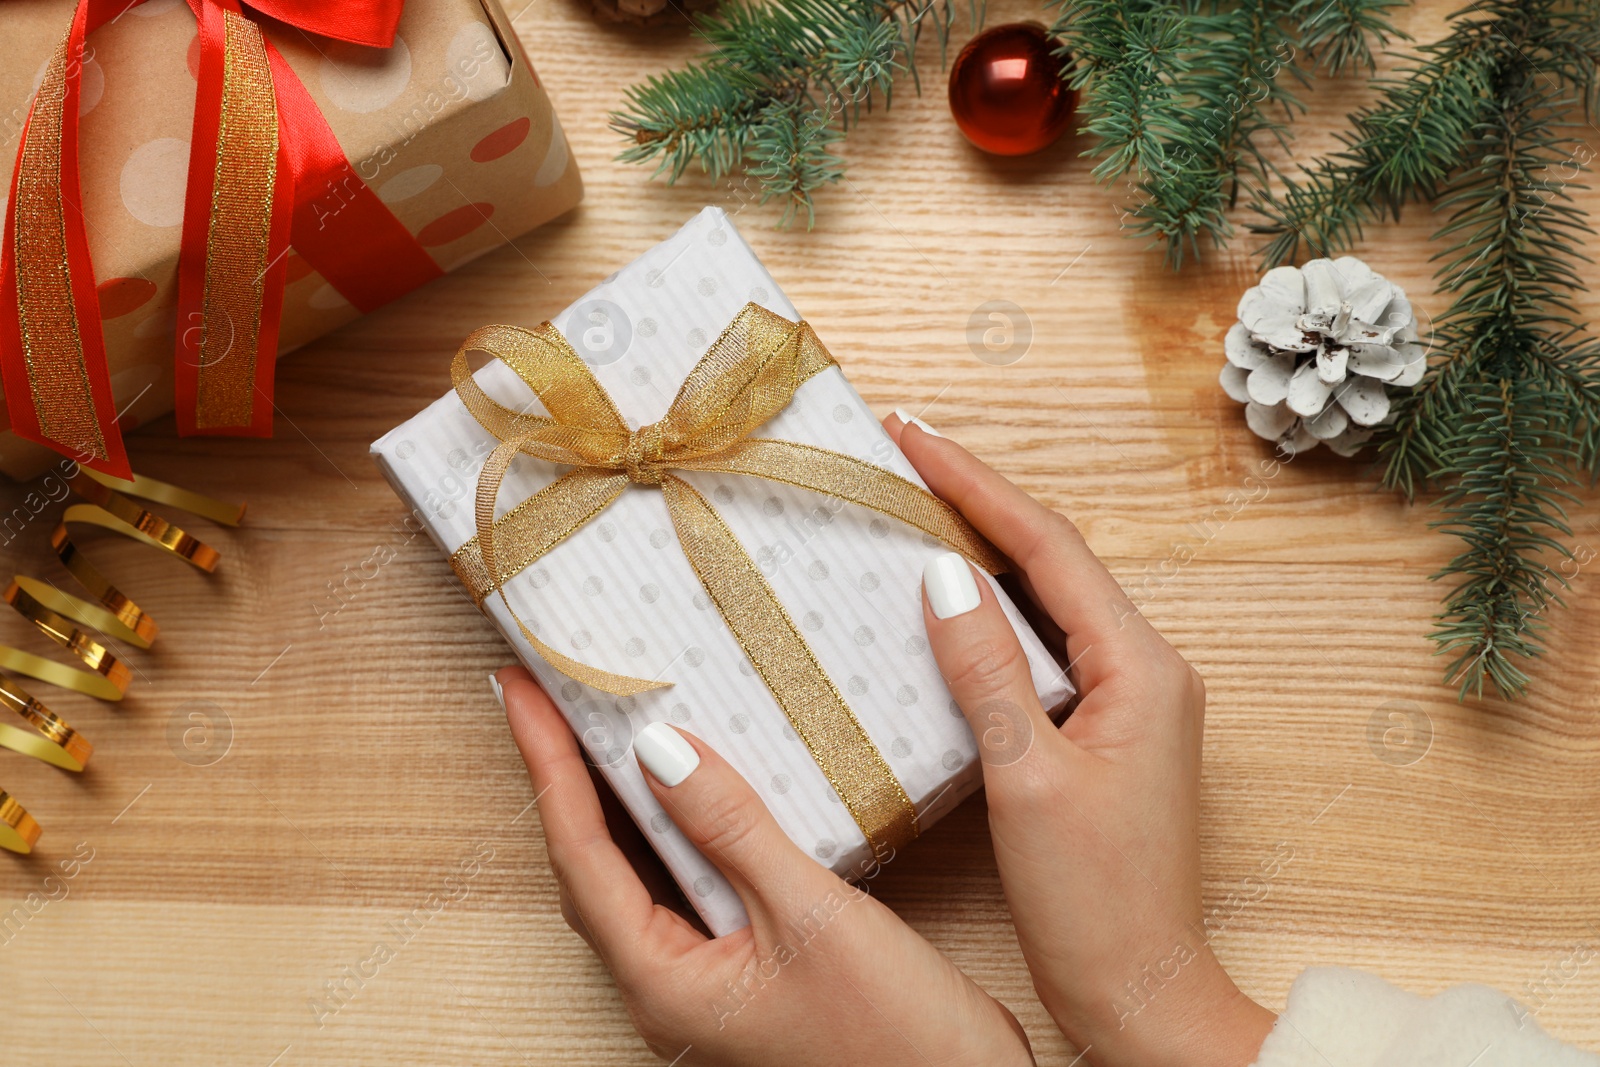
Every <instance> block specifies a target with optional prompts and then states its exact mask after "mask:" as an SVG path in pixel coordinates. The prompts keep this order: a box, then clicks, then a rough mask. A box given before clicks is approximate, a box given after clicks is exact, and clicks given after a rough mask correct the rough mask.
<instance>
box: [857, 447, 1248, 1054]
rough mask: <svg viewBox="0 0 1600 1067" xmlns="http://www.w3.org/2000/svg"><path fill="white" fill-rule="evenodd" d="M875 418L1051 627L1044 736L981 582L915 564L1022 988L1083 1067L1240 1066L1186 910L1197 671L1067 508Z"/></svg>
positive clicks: (1211, 965) (1192, 886)
mask: <svg viewBox="0 0 1600 1067" xmlns="http://www.w3.org/2000/svg"><path fill="white" fill-rule="evenodd" d="M885 426H886V428H887V429H888V430H889V432H890V434H891V435H892V436H894V437H895V438H896V440H897V441H898V442H899V444H900V448H901V451H903V452H904V453H905V455H906V456H907V457H908V458H909V459H910V460H911V462H912V464H913V465H914V466H915V467H916V468H917V471H918V472H919V473H920V474H921V475H922V477H923V479H924V480H925V481H926V482H927V483H928V486H929V488H930V489H932V490H933V492H934V493H936V494H937V495H938V496H940V497H942V498H943V499H944V500H945V501H947V502H948V503H949V504H951V505H952V506H953V507H955V508H956V509H957V510H959V511H960V512H961V513H962V514H963V515H964V516H966V518H967V520H968V521H969V522H971V523H972V525H973V526H975V527H976V528H977V529H978V530H979V531H980V532H981V533H983V534H984V536H986V537H987V538H988V539H989V540H990V541H991V542H993V543H994V545H995V547H997V548H998V549H1000V551H1001V552H1003V553H1004V554H1005V555H1006V556H1008V557H1010V558H1011V559H1012V560H1013V561H1014V562H1015V564H1016V566H1017V569H1018V571H1019V572H1020V576H1021V578H1022V581H1023V585H1024V587H1025V589H1026V591H1027V593H1028V595H1029V596H1030V597H1031V598H1032V599H1033V600H1034V603H1035V605H1036V606H1037V607H1038V608H1039V609H1040V610H1041V611H1043V612H1044V613H1045V614H1047V615H1048V616H1049V617H1050V618H1051V619H1052V620H1053V621H1054V623H1055V624H1056V626H1059V627H1060V629H1061V630H1062V631H1064V632H1065V634H1066V653H1067V656H1068V661H1069V663H1070V665H1071V667H1070V669H1071V672H1072V677H1073V680H1074V682H1075V683H1076V685H1077V687H1078V692H1079V699H1078V703H1077V705H1076V707H1075V708H1074V710H1073V712H1072V714H1071V716H1070V717H1069V718H1068V719H1067V720H1066V722H1065V723H1064V724H1063V725H1062V726H1061V727H1060V729H1059V730H1058V729H1057V728H1056V727H1055V725H1054V724H1053V723H1051V721H1050V719H1049V718H1048V716H1046V714H1045V712H1044V709H1043V708H1042V707H1041V706H1040V704H1039V700H1038V697H1037V695H1036V693H1035V691H1034V687H1033V682H1032V679H1031V677H1030V674H1029V669H1028V661H1027V659H1026V657H1025V656H1024V654H1023V652H1022V648H1021V646H1020V644H1019V643H1018V642H1017V638H1016V634H1015V632H1014V631H1013V630H1012V628H1011V625H1010V623H1009V622H1007V620H1006V617H1005V615H1004V614H1003V613H1002V611H1001V609H1000V606H999V604H998V603H997V602H996V601H995V598H994V596H993V594H992V592H991V590H990V589H989V587H988V584H987V583H986V582H984V581H981V580H974V578H975V575H974V572H973V571H972V569H971V567H970V565H969V564H967V562H966V561H965V560H964V559H962V558H961V557H959V556H955V555H953V554H952V555H948V556H944V557H940V558H939V559H937V560H935V561H933V562H932V563H930V565H929V567H928V570H927V573H926V575H925V579H924V591H925V597H924V601H923V611H924V617H925V620H926V622H927V627H928V640H929V644H930V647H931V648H932V650H933V653H934V655H935V657H936V658H937V659H938V662H939V666H940V669H941V671H942V672H943V674H944V676H945V680H946V681H947V682H948V683H949V686H950V690H951V692H952V694H953V695H954V696H955V699H956V701H957V702H958V703H959V704H960V706H961V709H962V711H963V712H964V713H965V714H966V716H967V719H968V722H969V723H970V724H971V726H972V730H973V733H974V734H975V735H976V736H977V737H978V739H979V749H980V752H981V753H982V755H983V760H984V767H983V770H984V786H985V789H986V792H987V794H988V803H989V827H990V832H991V835H992V837H993V842H994V850H995V856H996V858H997V860H998V863H999V869H1000V880H1001V883H1002V885H1003V886H1004V888H1005V894H1006V900H1007V901H1008V903H1009V904H1010V907H1011V913H1012V917H1013V919H1014V921H1015V923H1016V927H1017V935H1018V939H1019V941H1020V943H1021V945H1022V950H1023V954H1024V956H1025V957H1026V959H1027V962H1028V968H1029V970H1030V971H1031V972H1032V975H1033V980H1034V986H1035V988H1036V989H1037V990H1038V992H1039V996H1040V999H1041V1001H1042V1002H1043V1004H1044V1006H1045V1008H1046V1009H1047V1010H1048V1011H1049V1012H1050V1014H1051V1016H1052V1017H1053V1018H1054V1019H1055V1021H1056V1024H1057V1025H1058V1026H1059V1027H1060V1028H1061V1030H1062V1032H1063V1033H1064V1034H1066V1036H1067V1037H1068V1038H1069V1039H1070V1040H1071V1041H1072V1042H1073V1043H1074V1044H1075V1045H1077V1047H1078V1048H1079V1049H1080V1050H1082V1051H1083V1053H1084V1054H1085V1058H1086V1060H1087V1061H1088V1062H1090V1063H1094V1064H1097V1065H1102V1067H1122V1065H1124V1064H1126V1065H1130V1067H1180V1065H1181V1067H1245V1065H1247V1064H1249V1063H1251V1062H1252V1061H1253V1060H1254V1058H1255V1055H1256V1053H1257V1051H1258V1050H1259V1049H1260V1047H1261V1043H1262V1041H1263V1040H1264V1039H1265V1037H1266V1035H1267V1033H1268V1032H1269V1031H1270V1030H1271V1029H1272V1025H1273V1018H1274V1017H1273V1015H1272V1013H1271V1012H1269V1011H1267V1010H1266V1009H1264V1008H1262V1007H1260V1006H1259V1005H1257V1004H1256V1003H1255V1002H1254V1001H1251V1000H1250V999H1249V998H1247V997H1246V996H1244V995H1243V994H1242V993H1240V992H1239V990H1238V988H1237V987H1236V986H1235V985H1234V983H1233V981H1232V980H1231V979H1230V978H1229V977H1228V975H1227V973H1226V972H1225V971H1224V970H1223V968H1222V966H1221V964H1220V963H1219V962H1218V961H1217V959H1216V957H1215V955H1213V953H1212V952H1211V949H1210V947H1209V946H1208V944H1207V939H1206V936H1205V933H1204V928H1203V925H1202V922H1201V919H1202V911H1201V901H1200V842H1199V831H1198V819H1197V812H1198V806H1199V793H1200V740H1201V732H1202V725H1203V722H1204V718H1205V687H1204V685H1203V684H1202V683H1201V680H1200V676H1199V675H1198V674H1197V673H1196V672H1195V670H1194V668H1192V667H1190V666H1189V664H1188V663H1187V662H1185V661H1184V659H1183V657H1182V656H1180V655H1179V654H1178V653H1177V652H1176V651H1175V650H1174V649H1173V648H1172V646H1171V645H1169V644H1167V642H1166V641H1165V640H1163V639H1162V637H1161V636H1160V635H1159V634H1157V633H1156V632H1155V630H1154V629H1153V628H1152V627H1151V626H1150V624H1149V623H1148V622H1147V621H1146V620H1145V618H1144V616H1142V615H1141V614H1139V611H1138V609H1137V608H1136V607H1135V606H1134V605H1133V604H1132V602H1131V601H1129V599H1128V597H1127V596H1126V594H1124V593H1123V591H1122V588H1121V587H1120V586H1119V585H1118V584H1117V581H1116V579H1115V578H1113V577H1112V575H1111V574H1110V572H1109V571H1107V570H1106V568H1105V567H1104V566H1103V565H1102V564H1101V563H1100V561H1099V560H1098V559H1097V558H1096V557H1095V555H1094V553H1093V552H1091V551H1090V550H1089V547H1088V545H1087V544H1085V543H1084V540H1083V537H1082V536H1081V535H1080V534H1079V533H1078V531H1077V529H1076V528H1075V527H1074V526H1073V525H1072V524H1071V523H1070V522H1069V521H1067V519H1065V518H1064V517H1062V516H1061V515H1059V514H1057V513H1056V512H1054V511H1051V510H1049V509H1048V508H1046V507H1044V506H1043V505H1041V504H1039V503H1038V502H1037V501H1035V500H1033V499H1032V498H1031V497H1029V496H1028V495H1027V494H1026V493H1024V492H1023V491H1022V490H1020V489H1018V488H1017V487H1016V486H1014V485H1012V484H1011V483H1010V482H1008V481H1006V480H1005V479H1004V478H1002V477H1001V476H1000V475H999V474H997V473H995V472H994V471H993V470H991V469H990V468H989V467H987V466H985V465H984V464H983V463H982V462H980V461H979V460H978V459H976V458H975V457H973V456H972V455H971V454H970V453H968V452H967V451H966V450H965V449H963V448H961V447H960V446H959V445H957V444H955V443H954V442H952V441H949V440H947V439H945V438H942V437H940V436H938V435H936V434H933V433H929V432H926V431H925V429H924V427H923V426H921V425H918V424H916V423H912V424H909V425H908V424H906V423H904V422H903V421H902V420H901V419H900V418H899V417H897V416H891V417H890V418H889V419H888V420H887V421H886V423H885Z"/></svg>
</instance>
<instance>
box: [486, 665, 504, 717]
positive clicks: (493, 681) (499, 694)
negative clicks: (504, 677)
mask: <svg viewBox="0 0 1600 1067" xmlns="http://www.w3.org/2000/svg"><path fill="white" fill-rule="evenodd" d="M489 688H490V689H493V690H494V698H495V699H496V700H498V701H499V702H500V710H501V711H505V710H506V694H505V692H504V691H503V690H502V689H501V688H500V679H498V678H496V677H495V676H494V675H492V674H491V675H489Z"/></svg>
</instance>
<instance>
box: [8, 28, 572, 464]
mask: <svg viewBox="0 0 1600 1067" xmlns="http://www.w3.org/2000/svg"><path fill="white" fill-rule="evenodd" d="M74 6H75V5H74V4H73V3H71V2H67V0H6V2H5V4H4V9H3V11H0V23H3V25H4V26H5V30H6V33H5V38H4V40H3V41H0V175H3V176H4V180H5V185H4V187H3V188H0V205H3V204H4V198H5V196H6V195H7V191H8V190H9V189H10V188H11V175H12V171H13V169H14V167H15V164H16V159H17V145H18V138H19V137H20V135H21V133H22V128H23V124H24V123H25V122H26V120H27V117H28V109H29V106H30V103H31V101H32V99H33V93H34V88H35V86H36V85H37V84H38V79H39V77H40V76H41V74H42V72H43V69H44V65H45V63H46V61H47V60H48V58H49V56H50V54H51V53H52V51H53V50H54V49H55V48H56V46H57V44H58V43H59V42H60V40H61V37H62V34H63V33H65V31H66V29H67V26H68V24H69V23H70V22H71V20H72V13H73V8H74ZM264 25H265V28H266V36H267V38H268V39H269V40H271V41H272V42H273V44H275V45H276V46H277V47H278V49H279V50H280V51H281V52H282V53H283V55H284V57H285V58H286V59H287V60H288V63H289V65H290V66H291V67H293V68H294V70H295V73H296V74H297V75H298V76H299V78H300V80H301V81H302V82H303V83H304V84H305V87H306V89H307V90H308V91H309V92H310V94H311V96H312V98H313V100H314V101H315V102H316V104H317V105H318V107H319V108H320V109H321V111H322V114H323V116H324V117H325V118H326V119H327V121H328V124H329V125H330V126H331V127H332V128H333V132H334V134H335V136H336V137H337V138H338V140H339V143H340V145H341V147H343V149H344V152H345V155H346V156H347V157H348V158H349V160H350V163H351V165H352V167H353V169H354V170H355V172H356V173H357V174H358V175H359V176H360V177H361V179H362V180H363V181H365V182H366V183H367V185H368V186H369V187H371V188H372V190H373V191H374V192H375V193H377V195H378V197H379V198H380V199H381V200H382V201H383V202H384V203H385V204H386V205H387V206H388V208H389V210H390V211H392V212H393V213H394V214H395V215H396V216H397V217H398V218H399V220H400V222H401V223H403V224H404V225H405V227H406V228H407V229H408V230H410V231H411V233H412V234H413V235H414V236H415V237H416V238H417V240H418V241H419V242H420V243H421V244H422V246H423V247H424V249H425V250H426V251H427V252H428V253H429V254H430V255H431V256H432V258H433V259H434V260H435V262H437V263H438V265H439V266H440V267H441V268H443V269H444V270H446V271H448V270H451V269H454V268H455V267H458V266H460V265H461V264H463V263H465V262H467V261H468V260H470V259H472V258H474V257H476V256H478V255H481V254H483V253H484V252H487V251H489V250H491V249H493V248H495V247H497V246H499V245H501V244H504V243H505V242H506V241H509V240H510V239H511V238H513V237H516V236H518V235H519V234H522V233H525V232H526V231H528V230H530V229H532V228H534V227H535V226H538V225H540V224H542V223H544V222H547V221H549V220H550V219H553V218H555V217H556V216H557V215H560V214H562V213H563V212H565V211H567V210H568V209H570V208H571V207H573V206H574V205H575V204H577V202H578V201H579V199H580V198H581V197H582V195H583V183H582V180H581V179H580V177H579V175H578V168H577V165H576V163H575V162H574V160H573V158H572V156H571V154H570V153H569V152H568V151H567V142H566V139H565V137H564V136H563V135H562V132H561V127H560V125H559V123H558V122H557V120H556V116H555V113H554V111H553V110H552V109H551V106H550V100H549V98H548V97H547V96H546V95H545V91H544V89H543V87H542V86H541V85H540V83H539V79H538V76H537V75H536V74H535V73H534V70H533V67H532V65H531V64H530V63H529V61H528V57H527V55H526V54H525V53H524V51H523V49H522V46H521V44H520V43H519V42H518V40H517V36H516V33H515V31H514V30H513V29H512V28H511V26H510V23H509V20H508V19H507V18H506V16H505V12H504V11H503V10H502V9H501V7H500V4H499V3H498V0H407V2H406V5H405V10H404V14H403V15H402V16H401V20H400V23H399V27H398V33H397V39H396V41H395V44H394V46H393V47H392V48H390V49H387V50H383V49H373V48H362V47H359V46H357V45H351V44H343V43H340V42H337V41H331V40H327V39H322V38H313V37H312V36H310V35H307V34H303V33H300V32H298V31H295V30H293V29H290V28H286V27H282V26H279V25H277V24H275V23H272V22H271V21H270V20H268V21H266V22H265V23H264ZM195 32H196V29H195V19H194V16H193V15H192V14H191V13H190V10H189V8H188V6H187V4H185V3H184V2H183V0H145V2H144V3H142V4H140V5H139V6H137V7H133V8H131V9H130V10H128V11H127V12H126V13H125V14H124V15H123V16H121V17H119V18H117V19H116V20H115V21H113V22H111V23H109V24H107V25H106V26H104V27H102V28H101V29H99V30H97V31H95V32H94V33H92V34H90V35H89V37H88V42H87V49H88V51H87V54H86V58H85V61H84V64H83V73H82V86H83V88H82V94H83V95H82V103H81V106H80V109H79V110H80V113H81V115H82V128H81V141H82V162H81V165H80V168H79V170H80V174H81V179H82V184H83V205H84V215H85V218H86V219H87V220H88V232H89V251H90V254H91V255H92V257H93V259H94V267H95V277H96V281H97V283H98V289H99V295H100V310H101V317H102V320H103V322H104V328H105V338H106V350H107V358H108V362H109V364H110V371H111V382H112V392H113V394H114V397H115V401H116V407H117V410H118V411H119V412H123V420H122V421H123V427H124V428H125V429H126V428H130V427H131V426H136V425H138V424H139V423H142V422H148V421H150V420H151V419H154V418H157V417H159V416H161V415H164V414H166V413H167V412H169V411H171V410H172V407H173V345H174V338H173V332H174V324H175V307H176V299H177V263H178V249H179V243H180V237H181V230H182V226H181V223H182V220H183V204H184V188H185V170H186V168H187V166H188V158H189V138H190V132H191V129H190V127H191V123H192V121H193V115H194V105H195V74H194V69H195V68H194V65H195V63H196V61H197V60H196V56H197V54H198V45H197V44H196V43H195V41H196V39H195ZM339 204H340V197H339V195H338V190H332V191H330V192H329V194H328V210H329V211H330V212H336V211H337V210H338V209H339ZM287 271H288V285H287V288H286V290H285V293H284V300H283V315H282V319H281V323H282V328H281V333H280V335H279V346H278V351H279V352H287V351H289V350H290V349H293V348H296V347H298V346H300V345H303V344H305V343H306V342H308V341H310V340H312V339H314V338H316V337H319V336H321V335H322V334H325V333H327V332H328V331H330V330H333V329H335V328H337V327H338V326H341V325H343V324H344V323H346V322H349V321H351V320H352V319H354V318H356V317H358V315H359V312H358V311H357V310H356V309H355V308H354V307H353V306H351V304H350V303H349V302H348V301H346V300H345V298H344V297H343V296H341V295H340V294H339V293H338V292H337V291H336V290H335V289H334V288H333V287H332V286H331V285H329V284H327V282H326V281H324V279H323V278H322V277H321V276H320V275H319V274H317V273H316V272H315V271H313V270H312V269H311V268H310V267H309V265H307V264H306V263H305V261H304V260H301V259H300V258H299V257H298V256H296V255H294V254H293V253H292V252H291V253H290V258H289V260H288V264H287ZM9 425H10V424H9V420H8V419H7V418H6V415H5V410H4V403H3V398H0V430H4V432H0V473H4V474H7V475H10V476H11V477H13V478H24V477H31V476H33V475H35V474H37V473H39V472H40V471H42V470H43V469H44V468H45V467H46V466H49V465H50V464H52V463H53V462H54V461H55V460H56V458H57V457H55V456H54V454H53V453H51V452H49V451H48V450H46V449H45V448H43V447H41V446H38V445H35V444H33V443H31V442H27V441H23V440H20V439H19V438H18V437H16V435H15V434H13V433H11V432H10V431H9V429H5V428H6V427H8V426H9Z"/></svg>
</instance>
